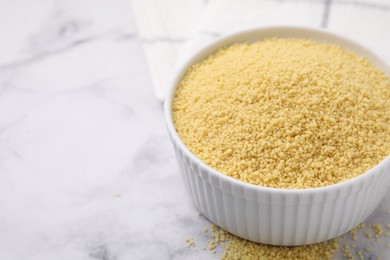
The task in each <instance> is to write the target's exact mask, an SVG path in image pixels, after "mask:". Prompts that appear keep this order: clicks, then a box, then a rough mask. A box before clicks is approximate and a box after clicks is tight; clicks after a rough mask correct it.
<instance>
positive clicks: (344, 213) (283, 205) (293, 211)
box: [172, 138, 390, 246]
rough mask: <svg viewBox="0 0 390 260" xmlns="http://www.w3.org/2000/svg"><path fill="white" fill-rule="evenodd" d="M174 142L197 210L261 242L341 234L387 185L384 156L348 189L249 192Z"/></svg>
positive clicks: (389, 164)
mask: <svg viewBox="0 0 390 260" xmlns="http://www.w3.org/2000/svg"><path fill="white" fill-rule="evenodd" d="M172 140H174V139H173V138H172ZM173 144H174V149H175V153H176V157H177V161H178V164H179V167H180V171H181V174H182V177H183V179H184V182H185V185H186V187H187V190H188V191H189V193H190V195H191V197H192V199H193V202H194V204H195V206H196V207H197V208H198V209H199V210H200V212H202V213H203V214H204V215H205V216H206V217H207V218H208V219H209V220H211V221H212V222H213V223H215V224H216V225H218V226H219V227H221V228H223V229H225V230H227V231H229V232H230V233H232V234H234V235H237V236H239V237H242V238H245V239H248V240H251V241H254V242H260V243H264V244H271V245H285V246H293V245H306V244H313V243H318V242H322V241H325V240H328V239H331V238H335V237H337V236H339V235H341V234H344V233H346V232H347V231H349V230H350V229H352V228H353V227H354V226H356V225H358V224H359V223H361V222H363V221H364V220H365V219H366V218H367V217H368V216H369V215H370V214H371V213H372V211H373V210H374V209H375V207H376V206H377V205H378V204H379V202H380V201H381V199H382V198H383V196H384V195H385V193H386V191H387V189H388V187H389V183H390V174H389V172H390V158H389V157H388V158H387V159H386V160H385V161H383V162H382V163H381V164H379V165H378V166H377V167H375V168H374V169H372V170H371V171H374V172H371V173H370V174H369V176H368V177H367V178H362V179H361V180H359V181H357V182H355V183H354V184H353V185H350V186H348V187H347V188H345V187H346V186H340V188H336V189H331V190H326V191H324V192H310V191H309V192H303V193H296V192H291V193H288V192H286V193H273V192H272V191H270V190H262V189H256V188H254V189H248V188H247V187H246V186H242V185H239V184H238V183H237V182H236V181H230V180H228V179H227V178H219V177H218V176H215V174H212V173H211V172H209V171H208V170H207V169H205V168H204V167H202V166H201V165H199V164H198V163H197V162H196V161H194V160H192V159H191V158H190V157H189V156H187V155H186V153H185V152H184V151H183V150H182V149H181V148H180V146H179V145H178V144H176V143H175V141H173Z"/></svg>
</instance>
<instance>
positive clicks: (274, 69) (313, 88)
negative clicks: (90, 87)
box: [172, 38, 390, 189]
mask: <svg viewBox="0 0 390 260" xmlns="http://www.w3.org/2000/svg"><path fill="white" fill-rule="evenodd" d="M172 109H173V111H172V113H173V120H174V125H175V128H176V130H177V132H178V134H179V136H180V138H181V139H182V141H183V142H184V144H185V145H186V146H187V147H188V148H189V149H190V150H191V152H192V153H193V154H195V155H196V156H197V157H198V158H199V159H200V160H202V161H203V162H204V163H206V164H207V165H209V166H210V167H212V168H214V169H216V170H218V171H220V172H222V173H224V174H226V175H228V176H231V177H233V178H236V179H238V180H241V181H244V182H248V183H252V184H255V185H261V186H266V187H274V188H287V189H302V188H313V187H321V186H326V185H331V184H335V183H339V182H342V181H345V180H347V179H350V178H353V177H355V176H358V175H359V174H362V173H364V172H366V171H367V170H368V169H370V168H372V167H373V166H375V165H376V164H378V163H379V162H380V161H382V160H383V159H384V158H385V157H386V156H387V155H388V154H389V153H390V125H389V123H390V82H389V79H388V77H387V76H386V75H385V74H384V73H383V72H381V71H380V70H378V69H377V68H375V67H374V66H373V65H372V64H370V63H369V62H368V61H367V60H366V59H364V58H362V57H359V56H357V55H355V54H354V53H353V52H351V51H348V50H346V49H344V48H341V47H339V46H336V45H332V44H325V43H320V42H315V41H311V40H306V39H295V38H270V39H265V40H263V41H260V42H256V43H239V44H234V45H232V46H228V47H225V48H222V49H219V50H218V51H217V52H216V53H214V54H213V55H211V56H210V57H208V58H207V59H205V60H204V61H202V62H200V63H198V64H195V65H193V66H192V67H190V68H189V69H188V71H187V73H186V75H185V76H184V78H183V79H182V81H181V82H180V84H179V86H178V89H177V91H176V96H175V99H174V102H173V108H172Z"/></svg>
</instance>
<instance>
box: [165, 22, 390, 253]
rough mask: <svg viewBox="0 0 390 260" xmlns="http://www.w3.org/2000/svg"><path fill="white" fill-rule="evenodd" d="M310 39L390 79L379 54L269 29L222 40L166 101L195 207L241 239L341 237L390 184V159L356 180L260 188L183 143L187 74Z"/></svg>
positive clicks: (302, 31)
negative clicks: (176, 118)
mask: <svg viewBox="0 0 390 260" xmlns="http://www.w3.org/2000/svg"><path fill="white" fill-rule="evenodd" d="M270 37H278V38H287V37H294V38H306V39H310V40H315V41H320V42H325V43H331V44H337V45H340V46H342V47H344V48H346V49H348V50H351V51H353V52H355V53H356V54H358V55H360V56H364V57H366V58H367V59H368V60H369V61H370V62H371V63H372V64H374V65H375V66H376V67H377V68H379V69H380V70H382V71H384V72H385V73H386V75H390V69H389V65H388V64H387V63H386V61H385V60H384V59H383V58H381V57H380V56H379V55H378V54H376V53H375V52H373V51H371V50H369V49H368V48H366V47H363V46H362V45H360V44H358V43H356V42H353V41H351V40H349V39H347V38H344V37H342V36H339V35H337V34H333V33H329V32H327V31H323V30H318V29H310V28H301V27H268V28H260V29H253V30H248V31H243V32H239V33H236V34H232V35H229V36H226V37H224V38H221V39H219V40H217V41H215V42H213V43H211V44H210V45H208V46H206V47H205V48H203V49H202V50H200V51H199V52H198V53H196V54H195V55H193V56H192V58H190V59H189V60H188V61H187V62H186V63H185V64H184V65H183V66H181V68H180V70H179V71H178V73H177V74H176V76H175V79H174V80H173V81H172V84H171V86H170V89H169V92H168V95H167V98H166V100H165V115H166V119H167V124H168V131H169V135H170V137H171V140H172V143H173V145H174V148H175V152H176V156H177V160H178V162H179V166H180V170H181V173H182V176H183V178H184V182H185V183H186V186H187V189H188V190H189V192H190V194H191V196H192V199H193V201H194V204H195V206H196V207H197V208H198V209H199V210H200V211H201V212H202V213H203V214H204V215H205V216H206V217H207V218H208V219H210V220H211V221H212V222H214V223H215V224H217V225H218V226H220V227H221V228H223V229H226V230H227V231H229V232H231V233H232V234H234V235H237V236H239V237H242V238H245V239H248V240H251V241H255V242H261V243H265V244H272V245H287V246H291V245H305V244H312V243H318V242H321V241H325V240H328V239H331V238H334V237H337V236H339V235H341V234H343V233H345V232H347V231H348V230H350V229H351V228H353V227H354V226H356V225H357V224H359V223H360V222H362V221H364V220H365V219H366V217H367V216H369V215H370V214H371V212H372V211H373V210H374V208H375V207H376V206H377V205H378V203H379V202H380V200H381V199H382V198H383V196H384V194H385V192H386V191H387V189H388V187H389V184H390V175H389V170H390V157H389V156H388V157H386V158H385V159H384V160H383V161H382V162H381V163H379V164H378V165H376V166H375V167H373V168H372V169H370V170H368V171H367V172H365V173H364V174H361V175H359V176H357V177H355V178H352V179H349V180H347V181H345V182H341V183H338V184H334V185H329V186H325V187H320V188H309V189H280V188H268V187H262V186H256V185H252V184H249V183H245V182H241V181H239V180H236V179H234V178H231V177H228V176H226V175H224V174H222V173H220V172H218V171H216V170H214V169H213V168H211V167H209V166H208V165H206V164H205V163H203V162H202V161H201V160H199V159H198V158H197V157H196V156H195V155H194V154H193V153H191V152H190V150H189V149H188V148H187V147H186V146H185V145H184V143H183V142H182V140H181V139H180V137H179V135H178V133H177V131H176V129H175V125H174V122H173V119H172V104H173V100H174V96H175V91H176V88H177V85H178V84H179V82H180V81H181V80H182V78H183V76H184V75H185V73H186V71H187V69H188V68H189V67H190V66H191V65H193V64H195V63H198V62H199V61H202V60H204V59H205V58H207V57H208V56H209V55H210V54H212V53H214V52H215V51H216V50H217V49H219V48H221V47H223V46H228V45H231V44H233V43H237V42H254V41H260V40H262V39H265V38H270Z"/></svg>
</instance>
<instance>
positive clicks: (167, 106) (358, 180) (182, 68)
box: [164, 25, 390, 195]
mask: <svg viewBox="0 0 390 260" xmlns="http://www.w3.org/2000/svg"><path fill="white" fill-rule="evenodd" d="M269 30H295V31H301V32H307V33H316V34H321V35H323V36H326V37H332V38H336V39H337V38H339V39H341V40H342V41H345V42H349V43H351V44H353V45H355V46H357V47H358V48H360V49H362V50H364V51H366V52H368V53H370V54H371V55H372V56H374V57H375V58H376V59H378V60H379V61H381V62H383V64H385V66H386V67H387V69H388V71H390V65H389V64H390V63H389V62H388V61H387V60H386V58H385V57H384V56H383V55H382V54H380V53H378V51H376V50H374V49H373V48H372V47H369V46H368V45H367V44H366V43H364V44H362V43H361V41H357V40H355V39H353V38H352V37H350V36H348V37H346V36H343V35H341V34H339V33H336V32H333V31H329V30H327V29H322V28H317V27H309V26H290V25H286V26H284V25H276V26H257V27H253V28H248V29H243V30H238V31H235V32H232V33H229V34H226V35H223V36H221V37H218V38H217V39H215V40H212V41H210V42H208V43H207V44H205V45H203V46H202V47H201V48H198V49H196V50H195V51H193V52H192V53H191V55H188V56H187V57H186V58H185V59H184V61H183V62H181V63H180V64H179V66H178V67H177V68H176V70H175V71H174V73H173V77H172V78H171V81H170V82H169V85H168V86H167V92H166V95H165V99H164V115H165V120H166V124H167V128H168V131H169V134H170V137H171V138H172V142H174V143H175V144H176V145H177V146H178V147H179V148H180V150H181V151H183V152H184V153H185V155H186V156H187V157H188V158H190V160H192V161H193V162H195V163H196V164H197V165H198V166H199V167H200V168H201V169H202V170H205V171H206V172H207V173H208V174H211V175H212V176H214V177H216V178H217V179H222V180H224V181H227V182H229V183H230V184H232V185H237V186H240V187H241V188H245V189H249V190H254V191H262V192H272V193H275V194H280V195H287V194H288V195H303V194H315V193H328V192H334V191H340V190H345V189H352V188H353V187H355V186H356V185H359V184H362V183H363V182H364V181H365V180H366V179H368V178H371V177H372V176H373V175H374V174H375V173H378V169H380V168H382V166H383V165H385V164H390V155H388V156H386V157H385V158H384V159H383V160H382V161H381V162H380V163H378V164H377V165H375V166H374V167H372V168H371V169H369V170H367V171H366V172H364V173H362V174H360V175H358V176H355V177H353V178H351V179H348V180H346V181H343V182H339V183H336V184H331V185H327V186H323V187H315V188H304V189H296V188H294V189H287V188H271V187H265V186H260V185H255V184H251V183H248V182H244V181H241V180H238V179H235V178H233V177H231V176H228V175H225V174H223V173H221V172H219V171H217V170H215V169H213V168H212V167H210V166H208V165H207V164H206V163H204V162H203V161H202V160H200V159H199V158H198V157H197V156H195V155H194V154H193V153H192V152H191V151H190V150H189V148H188V147H187V146H186V145H185V144H184V143H183V141H182V140H181V138H180V137H179V135H178V133H177V131H176V128H175V126H174V123H173V118H172V103H173V100H174V95H175V92H176V88H177V85H178V83H179V82H180V80H181V79H182V78H183V76H184V74H185V72H186V71H187V69H188V68H189V67H190V66H191V65H193V64H195V63H197V62H199V61H195V60H197V59H198V58H199V56H202V55H205V54H204V53H208V54H206V57H207V56H209V55H211V54H212V53H214V52H215V51H216V50H217V49H218V48H221V47H222V46H228V45H230V44H233V43H230V44H228V45H227V44H222V45H221V43H222V42H224V41H227V40H229V39H231V40H233V39H234V38H239V37H240V36H243V35H246V34H251V33H261V32H264V31H269ZM275 37H279V36H275ZM291 37H294V36H291ZM284 38H286V37H284ZM297 38H303V37H299V36H298V37H297ZM308 39H310V38H309V37H308ZM233 42H239V40H236V41H233ZM325 42H326V41H325ZM209 49H214V50H213V51H209ZM346 49H348V48H346ZM204 59H205V58H202V59H200V60H204ZM385 73H386V72H385ZM386 75H387V76H388V77H389V78H390V74H389V73H386Z"/></svg>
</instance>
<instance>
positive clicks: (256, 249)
mask: <svg viewBox="0 0 390 260" xmlns="http://www.w3.org/2000/svg"><path fill="white" fill-rule="evenodd" d="M212 231H213V233H212V239H211V240H210V241H209V249H211V248H212V247H214V248H216V247H218V246H222V247H223V249H224V250H223V253H222V255H221V259H224V260H241V259H243V260H255V259H264V260H275V259H297V260H298V259H299V260H304V259H307V260H313V259H332V257H333V256H334V255H335V253H336V252H338V251H339V241H340V239H332V240H329V241H326V242H322V243H318V244H313V245H307V246H295V247H287V246H271V245H265V244H258V243H254V242H251V241H248V240H245V239H242V238H239V237H237V236H234V235H232V234H230V233H229V232H227V231H225V230H223V229H220V228H218V227H217V226H215V225H213V226H212ZM210 247H211V248H210Z"/></svg>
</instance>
